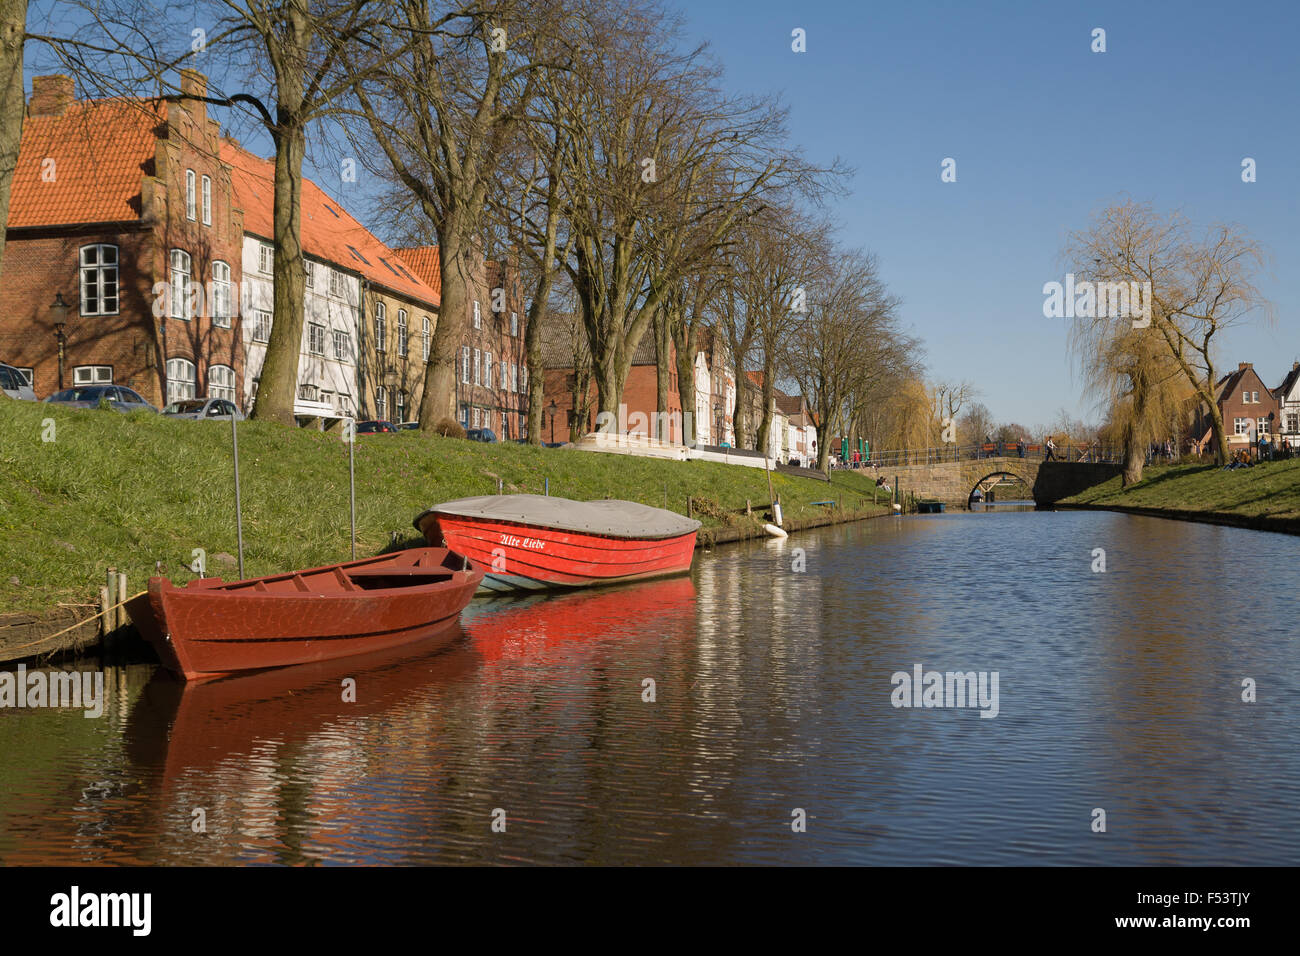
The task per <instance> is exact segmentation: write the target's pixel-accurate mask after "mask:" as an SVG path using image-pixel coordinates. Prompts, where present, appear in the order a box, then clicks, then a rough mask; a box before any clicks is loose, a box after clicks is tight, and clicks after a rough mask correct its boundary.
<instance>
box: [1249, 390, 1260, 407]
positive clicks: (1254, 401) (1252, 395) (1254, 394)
mask: <svg viewBox="0 0 1300 956" xmlns="http://www.w3.org/2000/svg"><path fill="white" fill-rule="evenodd" d="M1250 401H1251V403H1252V404H1254V405H1258V404H1259V392H1251V393H1250Z"/></svg>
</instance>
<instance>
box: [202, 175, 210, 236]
mask: <svg viewBox="0 0 1300 956" xmlns="http://www.w3.org/2000/svg"><path fill="white" fill-rule="evenodd" d="M203 225H205V226H210V225H212V177H211V176H204V177H203Z"/></svg>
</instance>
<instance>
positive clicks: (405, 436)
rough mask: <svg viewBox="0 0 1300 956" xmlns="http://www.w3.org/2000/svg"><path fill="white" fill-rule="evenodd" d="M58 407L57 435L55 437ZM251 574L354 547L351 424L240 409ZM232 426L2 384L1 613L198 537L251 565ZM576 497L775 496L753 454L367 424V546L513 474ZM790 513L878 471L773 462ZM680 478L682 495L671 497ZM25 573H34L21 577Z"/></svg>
mask: <svg viewBox="0 0 1300 956" xmlns="http://www.w3.org/2000/svg"><path fill="white" fill-rule="evenodd" d="M47 419H48V420H53V423H54V428H55V431H54V436H53V437H54V441H49V442H47V441H43V440H42V434H43V431H44V430H45V426H43V424H42V423H43V422H44V421H45V420H47ZM239 460H240V481H241V487H242V491H243V495H242V497H243V524H244V561H245V574H247V575H248V576H256V575H262V574H271V573H275V572H279V571H285V570H290V569H293V568H304V567H312V566H315V565H320V564H329V563H331V562H334V561H341V560H347V559H348V558H349V556H350V552H349V541H348V458H347V446H346V445H345V444H344V443H343V442H342V440H341V437H340V435H339V433H338V432H327V433H322V432H319V431H312V430H305V429H294V428H285V427H282V426H277V425H272V424H267V423H261V422H245V423H242V424H241V425H240V426H239ZM233 476H234V472H233V466H232V460H231V447H230V428H229V425H228V424H222V423H218V422H194V421H176V420H171V419H164V418H161V417H159V416H157V415H153V414H150V413H147V412H137V413H134V414H131V415H123V414H121V413H119V412H114V411H107V410H104V411H99V410H77V409H62V408H56V407H54V406H50V405H44V404H35V403H29V402H18V401H11V400H8V399H4V398H2V397H0V612H3V611H40V610H44V609H48V608H50V607H52V606H53V605H54V604H56V603H57V602H73V603H93V602H94V601H95V600H96V595H97V594H98V589H99V586H100V584H102V583H103V581H104V573H105V570H106V569H107V568H108V567H109V566H115V567H117V568H119V569H121V570H125V571H126V573H127V575H128V580H129V585H130V590H131V592H132V593H134V592H135V591H137V590H140V589H142V588H143V586H144V584H145V582H146V581H147V579H148V577H149V576H150V575H151V574H153V573H154V562H155V561H159V560H160V561H162V562H163V572H164V574H166V575H168V576H169V577H172V578H173V579H174V580H182V581H183V580H188V579H189V578H190V577H191V575H190V574H189V572H188V571H186V570H184V569H183V568H182V567H181V564H182V563H186V564H188V563H189V562H190V561H191V560H192V558H191V555H192V551H193V549H195V548H202V549H204V550H205V551H206V552H207V555H208V559H207V563H208V573H209V574H210V575H217V576H220V577H225V578H227V579H229V578H233V577H235V576H236V574H237V572H236V570H235V568H234V567H233V566H231V565H229V564H225V563H222V562H221V561H219V560H217V559H216V558H215V556H216V555H218V554H221V553H225V554H229V555H235V554H237V545H236V536H235V507H234V505H235V502H234V477H233ZM548 477H549V479H550V492H551V494H553V495H559V496H563V497H566V498H576V499H587V500H589V499H593V498H604V497H607V496H608V497H613V498H625V499H629V500H632V501H640V502H643V503H645V504H650V505H655V506H657V507H664V506H665V501H666V503H667V507H668V508H670V509H672V510H674V511H678V512H684V511H685V509H686V498H687V496H688V495H689V496H692V497H694V498H695V499H696V501H697V506H698V508H699V510H698V511H697V514H696V517H698V518H700V520H701V521H702V522H703V523H704V525H705V527H706V528H718V527H724V526H728V525H734V524H737V523H741V522H745V521H749V520H751V519H746V518H745V517H744V516H743V515H742V516H739V517H737V516H732V515H725V514H723V513H722V512H723V510H724V509H731V508H740V507H743V506H744V504H745V499H746V498H749V499H752V500H753V501H754V502H755V503H758V502H766V501H768V491H767V478H766V476H765V474H764V472H763V471H761V470H759V469H755V468H745V467H739V466H731V465H722V464H716V463H712V462H673V461H659V460H655V459H647V458H633V457H629V456H624V455H613V454H601V453H594V452H578V451H573V450H570V449H560V448H533V447H530V446H525V445H516V444H500V445H483V444H477V443H473V442H468V441H464V440H458V439H452V438H438V437H437V436H433V435H425V434H422V433H419V432H403V433H401V434H398V435H382V434H381V435H360V436H358V438H357V446H356V483H357V495H356V497H357V555H358V557H361V556H365V555H370V554H375V553H378V552H379V551H381V550H383V549H384V548H385V547H387V546H388V544H389V542H390V533H391V532H393V531H396V532H399V534H400V536H401V538H402V539H403V540H411V539H414V538H416V537H417V533H416V532H415V530H414V529H413V528H412V527H411V519H412V518H414V517H415V516H416V515H417V514H418V513H419V512H421V511H423V510H424V509H425V508H427V507H429V506H431V505H434V504H437V503H439V502H442V501H447V500H450V499H453V498H462V497H466V496H469V495H482V494H495V493H496V490H497V479H498V478H500V479H502V480H503V481H504V483H505V491H506V492H507V493H513V492H532V493H536V494H540V493H541V492H542V488H543V480H544V479H545V478H548ZM772 484H773V487H774V489H775V490H776V492H777V493H778V494H779V495H780V496H781V501H782V505H783V507H784V511H785V514H786V516H787V517H788V518H792V519H796V520H798V519H803V518H809V517H813V516H815V515H822V514H824V513H825V508H824V507H821V506H813V505H811V502H813V501H820V500H825V499H834V498H837V497H842V498H843V503H844V508H845V510H846V511H849V510H855V509H856V510H860V511H864V512H865V511H873V510H879V511H883V510H885V508H886V507H887V505H882V506H881V507H879V508H874V509H873V507H872V504H871V500H872V489H873V483H872V482H871V481H870V479H868V478H866V477H865V476H862V475H855V474H841V473H836V475H835V478H834V482H833V483H832V484H831V485H827V484H825V483H824V482H819V481H812V480H809V479H806V478H795V477H792V476H787V475H782V474H779V473H773V475H772ZM665 495H666V497H665ZM14 579H17V582H18V583H16V584H15V583H14Z"/></svg>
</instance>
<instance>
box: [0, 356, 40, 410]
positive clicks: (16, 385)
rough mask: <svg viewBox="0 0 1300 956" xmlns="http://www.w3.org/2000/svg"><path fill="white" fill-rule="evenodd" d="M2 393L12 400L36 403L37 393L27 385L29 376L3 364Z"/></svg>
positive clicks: (0, 364) (0, 371)
mask: <svg viewBox="0 0 1300 956" xmlns="http://www.w3.org/2000/svg"><path fill="white" fill-rule="evenodd" d="M0 392H4V393H5V394H6V395H8V396H9V397H10V398H21V399H23V400H24V401H28V402H34V401H36V393H35V392H34V391H32V387H31V386H30V385H28V384H27V376H26V375H24V374H23V373H22V372H20V371H18V369H16V368H14V367H13V366H12V365H5V364H3V363H0Z"/></svg>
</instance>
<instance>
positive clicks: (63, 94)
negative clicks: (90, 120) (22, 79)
mask: <svg viewBox="0 0 1300 956" xmlns="http://www.w3.org/2000/svg"><path fill="white" fill-rule="evenodd" d="M76 100H77V90H76V87H75V86H74V85H73V82H72V77H70V76H68V75H67V74H64V73H55V74H53V75H51V76H34V77H32V98H31V99H30V100H28V101H27V115H28V116H62V115H63V112H64V110H66V109H67V108H68V107H69V106H71V105H72V104H73V103H75V102H76Z"/></svg>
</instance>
